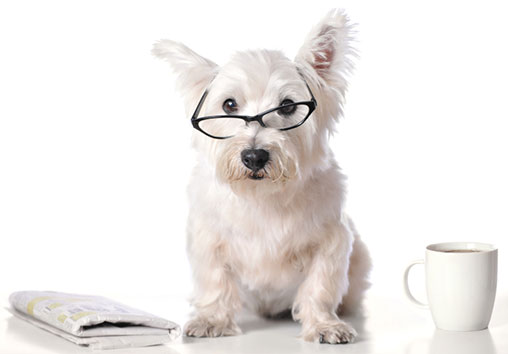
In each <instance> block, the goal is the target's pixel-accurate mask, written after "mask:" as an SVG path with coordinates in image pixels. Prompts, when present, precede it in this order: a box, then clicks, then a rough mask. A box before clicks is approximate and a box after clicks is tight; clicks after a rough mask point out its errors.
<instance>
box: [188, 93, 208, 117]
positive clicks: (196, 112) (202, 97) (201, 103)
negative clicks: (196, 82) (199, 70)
mask: <svg viewBox="0 0 508 354" xmlns="http://www.w3.org/2000/svg"><path fill="white" fill-rule="evenodd" d="M207 95H208V90H206V91H205V92H204V93H203V96H201V99H200V100H199V103H198V106H197V107H196V110H195V111H194V114H192V118H191V119H195V118H197V116H198V114H199V111H201V106H203V102H205V98H206V96H207Z"/></svg>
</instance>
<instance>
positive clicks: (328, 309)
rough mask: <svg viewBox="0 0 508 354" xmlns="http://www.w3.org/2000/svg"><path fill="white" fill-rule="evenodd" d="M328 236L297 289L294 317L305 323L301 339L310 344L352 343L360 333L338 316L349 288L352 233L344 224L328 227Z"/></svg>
mask: <svg viewBox="0 0 508 354" xmlns="http://www.w3.org/2000/svg"><path fill="white" fill-rule="evenodd" d="M325 233H326V235H323V237H322V241H321V242H320V244H319V245H318V246H317V249H316V251H315V254H314V255H313V260H312V263H311V265H310V268H309V269H308V272H307V276H306V278H305V280H304V281H303V283H302V284H301V285H300V287H299V289H298V293H297V295H296V298H295V302H294V304H293V317H294V318H295V320H298V321H300V322H301V323H302V337H303V338H304V339H305V340H307V341H315V340H319V341H320V342H321V343H331V344H336V343H349V342H352V341H353V340H354V338H355V337H356V335H357V334H356V331H355V330H354V328H353V327H351V326H350V325H349V324H347V323H345V322H344V321H342V320H341V319H340V318H339V317H338V315H337V307H338V305H339V303H340V301H341V300H342V297H343V296H344V295H345V294H346V292H347V290H348V287H349V281H348V277H347V274H348V267H349V256H350V254H351V250H352V244H353V234H352V232H351V230H350V229H349V228H348V227H347V226H346V225H344V224H343V223H339V224H338V225H334V226H331V227H328V228H327V229H326V230H325Z"/></svg>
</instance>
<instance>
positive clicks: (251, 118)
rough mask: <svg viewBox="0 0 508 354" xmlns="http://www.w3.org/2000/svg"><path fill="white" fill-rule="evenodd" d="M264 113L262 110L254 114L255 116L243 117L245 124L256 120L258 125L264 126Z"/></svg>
mask: <svg viewBox="0 0 508 354" xmlns="http://www.w3.org/2000/svg"><path fill="white" fill-rule="evenodd" d="M264 115H265V113H264V112H262V113H259V114H256V115H255V116H248V117H245V118H244V119H245V123H246V124H249V123H251V122H258V123H259V125H260V126H261V127H263V128H266V125H265V123H264V122H263V116H264Z"/></svg>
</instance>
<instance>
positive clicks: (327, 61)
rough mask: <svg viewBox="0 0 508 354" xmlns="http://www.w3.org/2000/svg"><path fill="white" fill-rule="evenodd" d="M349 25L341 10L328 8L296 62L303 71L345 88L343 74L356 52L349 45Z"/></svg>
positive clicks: (349, 69)
mask: <svg viewBox="0 0 508 354" xmlns="http://www.w3.org/2000/svg"><path fill="white" fill-rule="evenodd" d="M352 27H353V26H352V25H351V24H350V23H349V19H348V17H347V15H346V14H345V13H344V12H343V11H342V10H332V11H330V12H329V13H328V14H327V15H326V16H325V17H324V18H323V19H322V20H321V21H320V22H319V23H318V24H317V25H316V26H314V28H312V30H311V31H310V33H309V34H308V35H307V38H306V39H305V42H304V44H303V46H302V47H301V48H300V50H299V52H298V54H297V56H296V58H295V62H296V63H297V64H299V66H300V67H301V69H303V71H304V74H308V75H312V74H314V75H312V76H314V77H315V78H317V81H318V82H321V83H322V82H323V81H324V82H325V83H326V84H327V85H329V86H332V87H333V88H336V89H339V90H341V91H342V90H344V89H345V86H346V82H345V78H344V75H346V74H348V73H349V72H350V71H351V70H352V61H351V59H352V57H354V56H356V52H355V50H354V49H353V48H351V46H350V42H351V41H352V37H351V35H352Z"/></svg>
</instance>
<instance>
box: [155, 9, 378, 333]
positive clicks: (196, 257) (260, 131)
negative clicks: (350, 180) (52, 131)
mask: <svg viewBox="0 0 508 354" xmlns="http://www.w3.org/2000/svg"><path fill="white" fill-rule="evenodd" d="M351 30H352V25H351V24H350V22H349V20H348V18H347V16H346V15H345V14H344V13H343V12H342V11H340V10H334V11H332V12H330V13H328V15H327V16H325V18H324V19H323V20H322V21H321V22H319V24H317V25H316V26H315V27H314V28H313V29H312V30H311V31H310V33H309V35H308V36H307V38H306V40H305V42H304V43H303V46H302V47H301V49H300V50H299V52H298V55H297V56H296V58H295V60H294V61H291V60H290V59H288V58H287V57H286V56H284V54H283V53H281V52H279V51H273V50H255V51H245V52H238V53H236V54H234V55H233V56H232V57H231V60H230V61H229V62H228V63H227V64H225V65H223V66H218V65H216V64H215V63H214V62H212V61H210V60H208V59H206V58H204V57H202V56H200V55H198V54H197V53H195V52H194V51H192V50H190V49H189V48H187V47H186V46H184V45H183V44H181V43H177V42H173V41H171V40H161V41H159V42H157V43H156V44H155V45H154V49H153V53H154V54H155V55H156V56H157V57H160V58H162V59H164V60H167V61H168V62H169V63H170V64H171V67H172V68H173V70H174V71H175V72H176V73H177V74H178V78H177V81H178V86H179V89H180V90H181V92H182V94H183V97H184V100H185V107H186V111H187V113H188V115H189V116H191V115H192V118H191V122H192V125H193V127H194V128H195V130H194V132H195V133H194V135H193V138H192V141H193V146H194V147H195V149H196V150H197V151H198V153H199V154H198V162H197V164H196V167H195V168H194V171H193V174H192V178H191V181H190V187H189V189H188V194H189V198H190V212H189V218H188V240H187V241H188V255H189V259H190V264H191V267H192V270H193V276H194V282H195V286H194V287H195V289H194V296H193V300H192V304H193V306H194V308H195V310H196V312H195V315H194V317H193V318H192V319H191V320H190V321H189V322H188V323H187V324H186V326H185V333H186V335H187V336H194V337H217V336H228V335H237V334H240V333H241V330H240V328H239V327H238V325H237V324H236V322H235V314H236V313H237V312H238V311H239V310H240V309H241V308H242V306H243V305H245V306H247V307H249V308H251V309H253V310H255V311H257V312H258V313H260V314H262V315H264V316H267V317H273V316H277V315H279V314H281V313H284V312H286V313H289V311H291V313H292V316H293V318H294V319H295V320H297V321H299V322H301V324H302V337H303V338H304V339H305V340H308V341H314V340H319V341H320V342H321V343H347V342H351V341H353V340H354V338H355V336H356V335H357V333H356V331H355V329H354V328H353V327H351V326H350V325H349V324H347V323H346V322H344V321H343V320H341V319H340V318H339V315H341V314H342V313H343V311H345V310H348V311H350V310H354V309H355V308H358V307H359V306H360V305H361V301H362V297H363V293H364V291H365V289H367V288H368V286H369V283H368V280H367V277H368V273H369V271H370V268H371V261H370V257H369V254H368V251H367V248H366V247H365V244H364V243H363V242H362V241H361V240H360V237H359V236H358V233H357V232H356V230H355V227H354V226H353V223H352V221H351V219H350V218H349V217H348V216H347V215H346V214H345V212H344V210H343V205H344V200H345V185H344V181H345V176H344V175H343V174H342V173H341V171H340V168H339V166H338V164H337V162H336V161H335V158H334V155H333V152H332V151H331V149H330V148H329V145H328V138H329V136H330V134H331V133H332V132H333V130H334V126H335V124H336V122H337V121H338V118H339V117H340V116H341V115H342V106H343V104H344V95H345V92H346V86H347V83H346V76H347V75H348V74H349V72H350V71H351V69H352V62H351V59H352V57H354V55H355V51H354V49H353V48H352V47H351V45H350V42H351Z"/></svg>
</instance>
